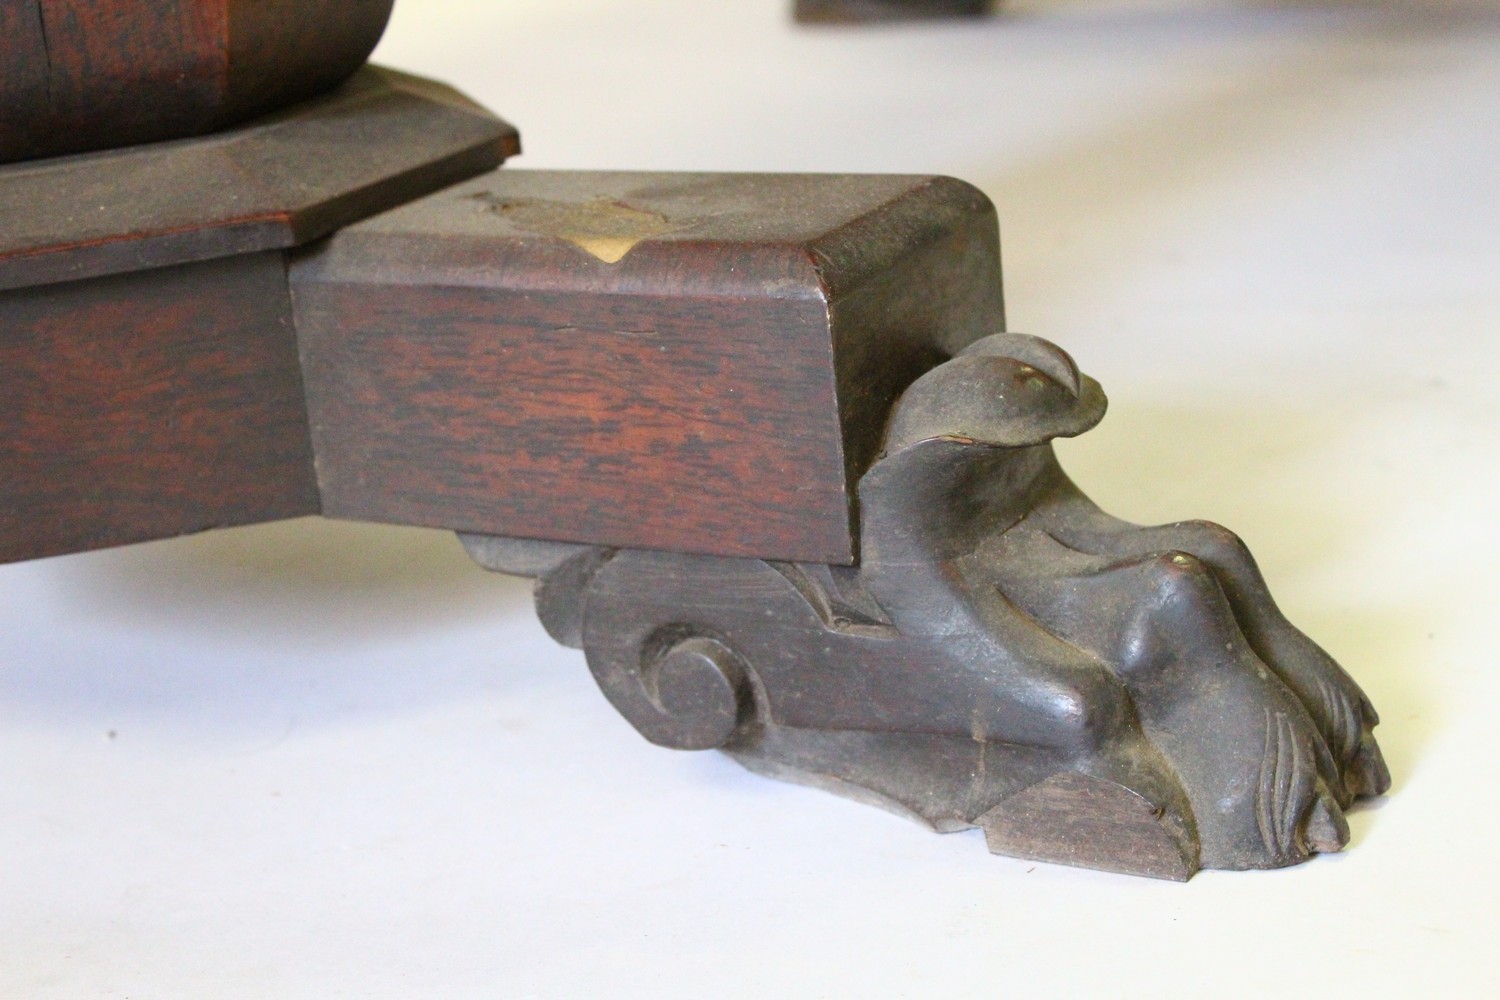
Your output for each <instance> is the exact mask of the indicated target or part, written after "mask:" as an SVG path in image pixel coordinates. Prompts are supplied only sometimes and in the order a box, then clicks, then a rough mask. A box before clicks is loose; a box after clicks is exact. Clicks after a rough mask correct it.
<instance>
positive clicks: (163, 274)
mask: <svg viewBox="0 0 1500 1000" xmlns="http://www.w3.org/2000/svg"><path fill="white" fill-rule="evenodd" d="M0 399H3V400H4V403H3V404H0V470H4V474H3V476H0V562H11V561H15V560H20V559H32V558H37V557H40V556H48V555H56V554H59V553H64V552H72V551H78V550H83V549H95V548H102V547H105V546H109V545H120V544H123V543H126V542H135V541H143V540H146V539H152V538H163V537H168V536H172V535H178V534H183V533H186V532H191V531H199V530H202V529H205V528H214V527H223V526H227V525H234V524H245V523H250V522H256V521H266V520H273V519H276V518H285V517H295V516H298V515H302V514H313V513H316V512H317V511H318V497H317V490H316V483H315V480H314V477H313V471H312V452H311V449H310V446H309V443H308V432H307V417H306V411H305V408H304V405H303V398H302V383H301V378H300V375H299V373H298V369H297V350H296V343H295V338H294V335H293V330H292V323H291V307H290V302H289V299H288V294H287V286H286V272H285V265H284V263H283V260H282V257H281V254H279V253H275V252H272V253H262V254H252V255H245V256H239V257H232V258H228V259H224V260H217V261H209V262H205V263H199V264H191V265H185V266H181V267H174V268H164V269H158V270H152V271H145V272H140V273H137V274H130V275H121V276H114V277H107V278H98V279H94V280H90V281H83V282H74V283H69V284H60V285H49V286H45V287H41V288H34V289H25V290H21V291H11V292H5V293H0Z"/></svg>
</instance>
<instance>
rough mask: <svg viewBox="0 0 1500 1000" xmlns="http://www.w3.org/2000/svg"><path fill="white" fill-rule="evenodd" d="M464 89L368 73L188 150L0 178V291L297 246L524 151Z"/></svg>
mask: <svg viewBox="0 0 1500 1000" xmlns="http://www.w3.org/2000/svg"><path fill="white" fill-rule="evenodd" d="M519 142H520V140H519V138H518V136H517V134H516V130H515V129H514V128H513V127H511V126H510V125H508V124H506V123H505V122H503V121H501V120H500V119H499V118H496V117H495V116H494V115H493V114H491V113H490V112H488V111H486V110H484V109H483V108H481V107H479V106H478V105H477V104H474V103H473V102H472V101H470V100H469V99H468V98H466V97H464V96H463V95H462V94H460V93H459V92H458V91H456V90H453V89H452V88H451V87H447V86H444V85H443V84H439V83H434V82H433V81H431V80H426V79H423V78H421V77H416V76H411V75H409V74H406V73H399V72H396V71H395V70H389V69H384V68H381V67H378V66H367V67H365V68H363V69H361V70H360V71H359V72H358V73H356V74H355V75H354V77H353V78H352V79H350V80H348V81H347V82H346V83H344V84H343V85H342V86H341V87H339V88H338V89H337V90H336V91H334V92H333V93H331V94H328V95H326V96H324V97H321V98H319V99H317V100H314V101H309V102H305V103H303V104H300V105H298V106H297V107H296V108H294V109H290V110H288V111H285V112H281V113H278V114H275V115H271V116H267V117H265V118H260V119H257V120H256V121H254V122H252V123H249V124H247V125H245V126H243V127H240V128H234V129H229V130H226V131H224V132H220V133H218V134H216V135H213V136H208V137H204V138H201V139H198V140H194V141H191V142H173V143H155V144H151V145H146V146H135V147H129V148H126V149H120V150H112V151H110V152H106V153H96V154H93V155H90V156H76V157H64V158H60V159H54V160H42V161H38V162H34V163H20V164H11V165H10V166H6V167H0V220H4V221H3V225H0V289H3V288H20V287H24V286H27V285H35V284H42V283H46V282H52V281H69V280H76V279H79V278H85V277H95V276H98V275H101V274H110V273H116V272H122V271H133V270H139V269H141V268H146V267H161V266H164V265H169V264H180V263H186V262H188V261H192V260H202V259H206V258H209V257H217V256H224V255H226V254H233V253H251V252H255V251H258V250H269V249H274V248H280V247H289V246H294V245H296V244H299V243H304V242H306V241H308V240H312V239H316V238H318V237H320V236H324V235H327V234H328V233H329V232H331V231H332V230H334V229H336V228H338V227H339V226H342V225H346V224H348V223H350V222H355V221H358V220H359V219H362V218H364V217H366V216H369V215H373V214H375V213H377V212H381V211H384V210H385V209H388V208H393V207H395V206H396V205H400V204H402V203H403V202H407V201H410V200H412V199H414V198H418V197H420V196H422V195H424V194H428V193H430V192H432V191H437V190H439V189H441V188H443V187H446V186H447V185H449V184H453V183H456V182H458V181H461V180H464V179H466V178H468V177H473V176H475V175H476V174H482V173H485V172H486V171H488V170H491V169H493V168H494V167H496V166H497V165H499V164H500V163H501V162H502V161H503V160H505V158H506V157H508V156H512V155H514V154H515V153H517V152H519V149H520V145H519Z"/></svg>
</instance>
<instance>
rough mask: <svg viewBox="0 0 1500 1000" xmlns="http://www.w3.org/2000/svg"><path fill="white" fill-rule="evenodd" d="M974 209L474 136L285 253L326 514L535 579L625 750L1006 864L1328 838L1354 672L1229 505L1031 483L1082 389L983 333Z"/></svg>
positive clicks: (1084, 382) (1080, 412)
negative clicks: (972, 835)
mask: <svg viewBox="0 0 1500 1000" xmlns="http://www.w3.org/2000/svg"><path fill="white" fill-rule="evenodd" d="M997 244H998V241H997V236H996V232H995V224H994V214H993V209H992V208H991V207H990V205H989V204H988V202H987V201H986V200H985V199H984V198H983V196H982V195H980V194H979V193H978V192H977V191H975V190H974V189H972V188H970V187H968V186H967V185H963V184H960V183H958V182H955V181H951V180H947V179H942V178H922V177H915V178H913V177H807V176H775V175H693V174H677V175H674V174H623V173H621V174H593V173H578V174H570V173H554V172H535V173H531V172H524V171H520V172H518V171H502V172H499V173H496V174H491V175H488V176H485V177H481V178H477V179H475V180H473V181H469V182H467V183H465V184H462V185H458V186H457V187H454V188H451V189H449V190H447V191H444V192H441V193H438V194H435V195H432V196H429V197H428V198H425V199H422V200H420V201H417V202H414V203H412V204H410V205H407V206H404V207H402V208H399V209H395V210H393V211H391V212H388V213H386V214H384V215H381V216H377V217H375V218H372V219H370V220H368V221H366V222H364V223H360V224H358V225H356V226H353V227H350V228H348V229H346V230H344V231H342V232H341V233H339V234H337V235H335V236H334V237H333V238H331V239H330V240H329V241H327V242H326V243H323V244H321V245H318V246H316V247H314V248H311V249H310V250H308V251H306V252H304V253H303V254H301V255H300V256H299V258H298V259H297V260H296V261H295V263H294V264H293V266H292V269H291V287H292V296H293V302H294V317H295V323H296V326H297V331H298V338H299V345H300V350H301V355H302V371H303V376H304V379H305V383H306V391H307V399H308V413H309V420H310V426H311V431H312V441H313V450H314V452H315V455H316V467H317V475H318V483H319V490H320V495H321V497H322V502H323V509H324V512H325V513H327V514H329V515H331V516H340V517H355V518H362V519H373V520H386V521H397V522H401V523H412V524H426V525H433V526H439V527H446V528H453V529H456V530H458V531H460V532H461V533H462V534H463V537H464V542H465V545H466V546H467V547H468V549H469V551H470V553H471V554H472V555H473V557H474V558H475V559H476V560H477V561H478V562H479V563H480V564H481V565H483V566H485V567H487V568H489V569H492V570H497V571H500V572H508V573H516V574H521V575H528V576H534V577H536V578H537V579H538V581H539V583H538V589H537V604H538V610H539V612H540V614H541V617H542V620H543V622H544V623H545V624H546V626H547V628H548V629H549V631H550V632H551V633H552V634H553V635H554V636H555V637H556V638H557V639H558V640H559V641H561V642H564V643H567V644H569V645H574V646H580V647H582V648H583V649H584V651H585V652H586V654H587V657H588V662H589V666H590V668H591V669H592V671H593V673H594V676H595V678H596V679H597V680H598V682H599V685H600V688H601V689H602V690H603V692H604V694H605V696H606V697H607V698H608V699H609V700H610V701H611V702H612V703H613V704H614V705H615V706H616V707H617V708H618V709H619V710H620V711H621V713H622V714H623V715H625V717H626V718H627V719H628V720H629V721H630V722H631V723H632V724H633V725H634V726H635V727H636V728H637V729H638V730H639V731H640V732H641V733H642V735H644V736H645V737H646V738H647V739H649V740H651V741H652V742H655V743H658V744H661V745H663V746H669V747H676V748H681V749H698V750H701V749H711V748H719V749H723V750H724V751H726V752H728V753H730V754H731V755H733V756H734V757H735V758H736V759H738V760H740V761H741V762H743V763H744V764H745V765H746V766H748V767H750V768H752V769H754V770H757V771H760V772H762V773H766V774H770V775H773V776H776V777H784V778H790V779H793V780H800V781H806V782H811V783H813V784H816V785H819V786H822V787H826V788H830V789H834V790H837V791H840V792H844V793H846V794H851V795H854V796H856V797H859V798H862V799H866V800H870V801H874V802H878V803H880V804H882V805H885V806H888V807H890V808H893V809H896V810H898V811H900V812H903V813H905V814H908V815H911V816H913V817H915V818H917V819H919V820H920V821H922V822H924V823H926V824H928V825H929V826H931V827H932V828H934V829H937V830H943V831H946V830H956V829H962V828H965V827H974V826H978V827H981V828H983V829H984V831H985V834H986V837H987V839H988V841H989V844H990V846H991V848H992V849H993V850H995V851H997V852H1000V853H1006V854H1014V855H1019V856H1023V857H1028V858H1035V859H1040V860H1047V861H1057V862H1063V863H1069V864H1078V865H1086V866H1090V867H1097V868H1106V869H1111V870H1115V871H1122V872H1129V873H1135V874H1142V875H1151V876H1157V877H1162V878H1175V879H1184V878H1187V877H1189V876H1190V875H1191V874H1192V873H1193V872H1194V871H1196V870H1197V869H1198V868H1200V867H1216V868H1267V867H1277V866H1282V865H1288V864H1294V863H1297V862H1299V861H1303V860H1306V859H1307V858H1308V857H1309V856H1311V855H1312V854H1314V853H1318V852H1326V851H1335V850H1338V849H1340V848H1341V847H1342V846H1343V845H1344V843H1345V842H1346V841H1347V839H1348V828H1347V825H1346V824H1345V822H1344V816H1343V809H1344V808H1345V807H1346V806H1348V805H1349V803H1350V802H1351V801H1352V800H1353V799H1355V798H1356V797H1359V796H1364V795H1374V794H1379V793H1380V792H1382V791H1383V790H1384V789H1385V787H1386V785H1387V784H1388V781H1389V778H1388V776H1387V774H1386V770H1385V766H1384V764H1383V762H1382V760H1381V757H1380V752H1379V749H1378V748H1377V746H1376V745H1375V742H1374V740H1373V738H1372V737H1371V735H1370V732H1371V729H1372V727H1373V726H1374V725H1375V723H1376V716H1375V713H1374V711H1373V709H1372V708H1371V706H1370V704H1369V702H1368V701H1367V699H1365V697H1364V695H1363V694H1362V693H1361V692H1360V690H1359V688H1358V686H1357V685H1355V684H1354V682H1353V681H1352V680H1351V679H1350V678H1349V677H1348V675H1347V674H1345V673H1344V672H1343V671H1342V670H1341V669H1340V668H1339V667H1338V665H1337V664H1335V663H1334V662H1333V661H1332V660H1331V659H1329V657H1328V656H1327V655H1326V654H1325V653H1323V651H1322V650H1321V649H1319V648H1318V647H1317V646H1316V645H1314V644H1313V643H1312V642H1311V641H1310V640H1308V639H1307V638H1306V637H1305V636H1304V635H1303V634H1302V633H1300V632H1299V631H1297V630H1296V629H1295V628H1294V627H1293V626H1292V625H1291V624H1290V623H1288V622H1287V621H1286V619H1285V618H1284V617H1283V616H1282V615H1281V614H1280V612H1279V611H1278V610H1277V608H1276V606H1275V604H1274V602H1273V601H1272V600H1271V597H1270V595H1269V593H1268V592H1267V590H1266V587H1265V584H1264V582H1263V581H1262V580H1261V578H1260V576H1259V573H1258V571H1257V570H1256V568H1255V564H1254V561H1253V559H1252V558H1251V557H1250V555H1249V553H1248V552H1247V551H1246V550H1245V549H1244V547H1243V545H1242V544H1241V543H1240V542H1239V541H1238V539H1236V538H1235V537H1234V536H1233V535H1232V534H1230V533H1229V532H1227V531H1226V530H1224V529H1223V528H1220V527H1218V526H1216V525H1212V524H1207V523H1203V522H1190V523H1183V524H1176V525H1168V526H1164V527H1161V528H1150V529H1146V528H1139V527H1137V526H1134V525H1129V524H1125V523H1124V522H1120V521H1117V520H1115V519H1113V518H1111V517H1109V516H1108V515H1106V514H1104V513H1103V512H1102V511H1100V510H1099V509H1098V508H1096V507H1095V506H1094V505H1093V504H1092V503H1090V502H1089V501H1088V499H1087V498H1086V497H1085V496H1084V495H1083V494H1082V493H1081V492H1079V490H1078V489H1077V488H1076V487H1075V486H1074V485H1073V484H1072V483H1071V482H1070V481H1069V480H1068V479H1067V477H1066V476H1065V475H1064V474H1063V472H1062V470H1061V469H1060V467H1059V466H1058V464H1057V461H1056V458H1055V456H1054V454H1053V452H1052V448H1051V445H1050V441H1051V440H1052V439H1053V438H1056V437H1068V436H1072V435H1076V434H1079V433H1082V432H1084V431H1086V430H1088V429H1089V428H1090V427H1092V426H1093V425H1094V424H1095V423H1097V422H1098V421H1099V420H1100V419H1101V418H1102V417H1103V415H1104V409H1105V399H1104V395H1103V392H1102V391H1101V390H1100V388H1099V386H1098V384H1097V383H1096V382H1094V381H1093V380H1092V379H1090V378H1088V377H1087V376H1085V375H1082V374H1081V373H1080V372H1079V370H1078V368H1077V367H1076V365H1075V364H1074V362H1073V360H1072V359H1071V358H1070V357H1069V356H1068V355H1067V354H1066V353H1064V352H1063V351H1062V350H1060V349H1059V348H1057V347H1055V346H1054V345H1052V344H1049V343H1047V342H1046V341H1042V340H1038V339H1036V338H1031V337H1023V336H1019V335H1014V334H1006V333H1002V332H999V331H1000V330H1001V329H1002V328H1003V317H1002V314H1001V306H1000V295H999V287H1000V286H999V270H998V253H997Z"/></svg>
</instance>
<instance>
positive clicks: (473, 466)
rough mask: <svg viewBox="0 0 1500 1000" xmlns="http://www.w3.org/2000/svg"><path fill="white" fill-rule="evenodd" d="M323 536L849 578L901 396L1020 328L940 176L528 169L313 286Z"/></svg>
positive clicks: (366, 234)
mask: <svg viewBox="0 0 1500 1000" xmlns="http://www.w3.org/2000/svg"><path fill="white" fill-rule="evenodd" d="M292 286H293V297H294V300H295V303H296V317H297V327H298V336H299V339H300V342H301V347H302V358H303V370H304V377H305V379H306V383H307V391H308V400H309V412H310V415H311V422H312V431H313V440H314V447H315V449H316V451H317V455H318V473H319V484H320V487H321V490H322V495H323V503H324V512H325V513H327V514H329V515H331V516H335V517H345V518H354V519H364V520H377V521H393V522H399V523H405V524H417V525H429V526H437V527H444V528H453V529H458V530H463V531H472V532H484V533H490V534H508V535H519V536H526V537H537V538H551V539H561V540H569V541H588V542H593V543H596V544H606V545H620V546H633V547H641V548H659V549H675V550H679V551H690V552H704V553H712V554H718V555H732V556H758V557H762V558H779V559H797V560H804V561H812V562H832V563H850V562H852V561H854V560H855V558H856V556H857V545H858V543H857V527H856V525H857V520H856V517H855V514H856V512H855V505H856V501H855V497H854V492H853V489H852V484H853V483H854V482H855V480H856V479H857V476H858V474H859V472H860V471H862V469H863V467H864V466H865V465H866V464H867V463H868V461H869V460H870V459H871V458H872V457H873V455H874V452H875V449H876V447H877V445H878V440H879V431H880V427H881V426H882V424H883V421H884V418H885V414H886V411H887V409H888V407H889V405H890V403H891V402H892V401H893V400H894V398H895V396H896V395H897V394H899V393H900V391H901V390H902V389H904V388H905V387H906V385H907V384H909V383H910V382H911V381H912V380H913V379H915V378H916V377H917V376H918V375H920V374H921V373H922V372H923V371H926V370H927V369H928V368H930V367H932V365H934V364H936V363H938V362H939V361H941V360H942V359H943V358H945V357H947V356H948V355H950V354H951V353H953V352H954V351H957V350H958V349H960V348H962V347H963V346H964V345H966V344H967V343H969V342H971V341H972V340H974V339H977V338H978V337H980V336H983V335H984V334H986V333H989V332H993V330H995V329H998V328H999V327H1000V325H1001V324H1002V323H1003V316H1002V313H1001V304H1000V280H999V260H998V245H997V233H996V227H995V218H994V209H993V207H992V206H991V205H990V204H989V202H988V200H987V199H985V198H984V196H983V195H982V194H980V193H979V192H978V191H976V190H975V189H973V188H971V187H969V186H968V185H965V184H962V183H960V182H957V181H952V180H948V179H944V178H931V177H891V176H848V175H821V176H820V175H744V174H633V173H607V174H591V173H569V172H554V171H538V172H528V171H512V170H504V171H500V172H498V173H495V174H491V175H488V176H486V177H483V178H478V179H476V180H474V181H470V182H468V183H466V184H464V185H460V186H458V187H456V188H453V189H450V190H449V191H445V192H442V193H440V194H438V195H434V196H431V197H429V198H426V199H423V200H421V201H419V202H415V203H413V204H411V205H408V206H405V207H403V208H400V209H397V210H394V211H392V212H389V213H386V214H384V215H381V216H378V217H375V218H373V219H370V220H368V221H367V222H365V223H361V224H359V225H357V226H353V227H350V228H349V229H346V230H343V231H342V232H340V233H338V234H337V235H336V236H334V237H333V238H332V239H331V240H329V241H327V242H326V243H324V244H321V245H319V246H317V247H315V248H313V249H312V250H311V251H310V252H309V253H307V254H306V255H304V256H303V258H302V259H301V260H300V261H299V262H298V263H297V264H296V265H295V266H294V268H293V271H292Z"/></svg>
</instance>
